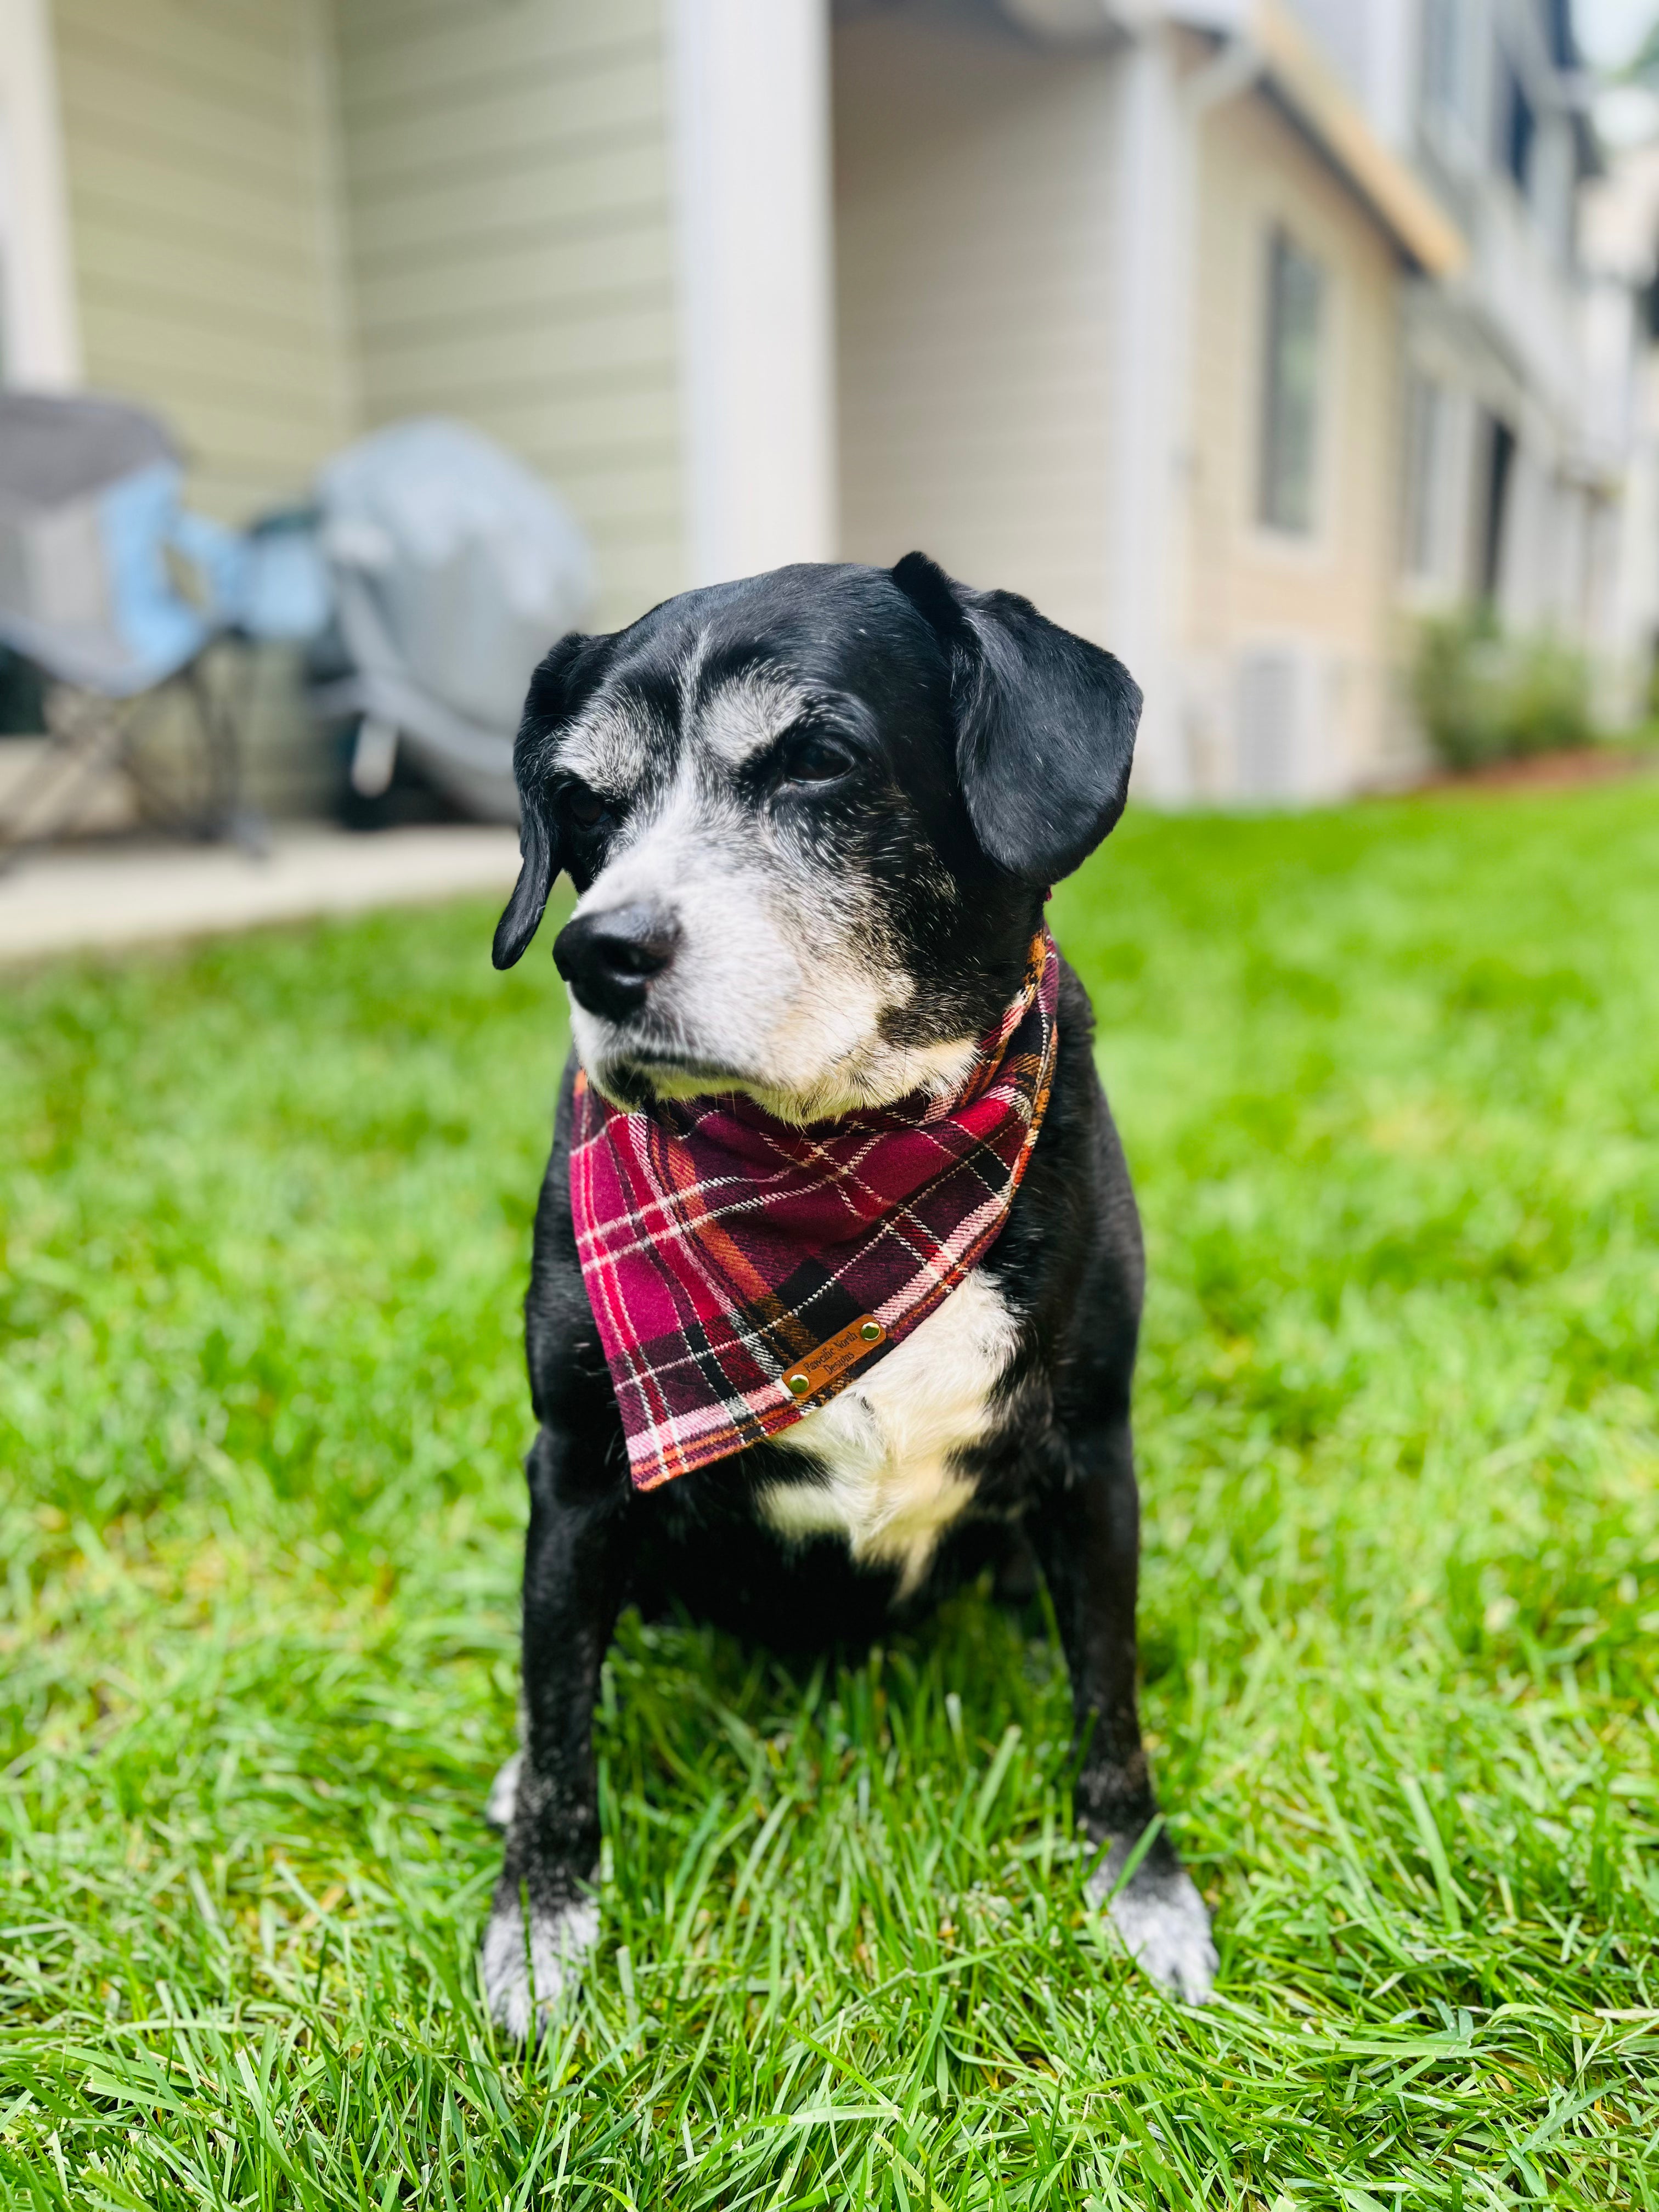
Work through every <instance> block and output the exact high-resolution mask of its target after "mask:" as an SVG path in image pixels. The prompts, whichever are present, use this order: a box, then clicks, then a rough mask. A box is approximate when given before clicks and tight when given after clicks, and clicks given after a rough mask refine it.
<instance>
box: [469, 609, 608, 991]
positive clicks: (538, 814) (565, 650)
mask: <svg viewBox="0 0 1659 2212" xmlns="http://www.w3.org/2000/svg"><path fill="white" fill-rule="evenodd" d="M586 643H587V640H586V638H585V637H584V636H583V635H582V634H581V632H580V630H574V629H573V630H572V631H571V633H570V635H568V637H562V638H561V639H560V640H559V641H558V643H557V644H556V646H555V647H553V650H552V651H551V652H550V653H549V654H548V656H547V658H546V659H544V661H543V662H542V663H541V665H539V667H538V669H537V671H536V672H535V674H534V675H533V676H532V678H531V679H530V691H529V695H528V696H527V697H526V700H525V702H524V714H523V716H522V718H521V719H520V723H519V734H518V736H517V737H516V738H514V739H513V781H514V782H515V783H516V784H517V785H518V787H519V852H520V864H519V880H518V882H517V883H516V884H514V885H513V896H512V897H511V898H510V899H508V901H507V908H506V911H505V912H504V913H503V914H502V915H501V920H500V921H498V922H497V923H496V925H495V944H494V945H492V946H491V947H490V958H491V959H492V960H494V962H495V965H496V966H497V967H498V968H510V967H511V966H512V965H513V962H514V961H515V960H516V959H518V957H520V954H521V953H522V952H523V951H524V949H525V947H526V945H528V944H529V942H530V940H531V939H532V937H533V936H534V935H535V934H536V930H537V927H538V924H539V923H540V921H541V918H542V913H543V909H544V908H545V907H546V904H547V896H548V893H549V892H550V890H552V888H553V879H554V878H555V877H556V875H557V874H558V872H559V839H558V830H557V827H556V823H555V822H554V820H553V814H552V809H551V807H550V805H549V804H548V796H547V789H546V781H545V778H544V775H543V773H542V769H543V761H544V754H545V751H546V746H547V739H548V738H549V736H550V733H551V732H552V729H553V727H554V726H555V725H556V723H558V722H559V721H560V720H562V718H563V716H564V714H565V713H566V712H567V709H568V701H569V690H570V671H571V669H572V667H573V666H574V663H575V659H576V656H577V655H578V653H580V651H581V649H582V647H583V646H585V645H586Z"/></svg>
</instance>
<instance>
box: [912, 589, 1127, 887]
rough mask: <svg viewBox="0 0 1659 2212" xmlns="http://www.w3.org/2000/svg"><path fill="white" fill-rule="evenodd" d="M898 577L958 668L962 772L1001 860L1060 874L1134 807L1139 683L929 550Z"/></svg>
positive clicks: (1042, 876) (1029, 876) (966, 795)
mask: <svg viewBox="0 0 1659 2212" xmlns="http://www.w3.org/2000/svg"><path fill="white" fill-rule="evenodd" d="M893 581H894V582H895V583H896V585H897V586H898V588H899V589H900V591H902V592H903V594H904V596H905V598H906V599H908V600H909V602H910V604H911V605H912V606H914V607H915V610H916V611H917V613H918V614H920V615H921V617H922V618H923V620H924V621H925V622H926V623H927V624H928V626H929V628H930V629H932V630H933V635H935V637H936V638H937V639H938V640H939V646H940V647H941V649H942V651H943V652H944V653H945V659H946V660H947V662H948V663H949V665H950V670H951V706H952V708H953V710H954V713H955V716H956V726H957V775H958V776H959V777H960V779H961V781H962V793H963V799H965V800H966V802H967V806H968V815H969V820H970V821H971V822H972V823H973V825H974V832H975V836H977V837H978V839H979V842H980V843H981V845H982V846H983V847H984V848H985V850H986V852H987V853H988V854H989V855H990V857H991V858H992V860H994V861H995V862H996V863H997V865H998V866H999V867H1001V868H1006V870H1007V871H1008V872H1009V873H1010V874H1011V875H1013V876H1018V877H1019V878H1021V879H1022V880H1023V881H1024V882H1026V883H1030V884H1052V883H1057V882H1058V881H1059V880H1060V877H1062V876H1065V875H1069V874H1070V873H1071V872H1072V870H1073V868H1075V867H1076V866H1078V865H1079V862H1081V861H1082V860H1085V859H1086V858H1087V857H1088V855H1089V854H1091V853H1092V852H1093V850H1094V848H1095V847H1096V846H1097V844H1099V842H1100V841H1101V839H1102V838H1103V836H1105V835H1106V833H1107V831H1108V830H1109V829H1110V828H1111V827H1112V825H1113V823H1115V821H1116V820H1117V817H1118V816H1119V815H1120V814H1121V813H1122V811H1123V802H1124V799H1126V797H1127V793H1128V789H1129V763H1130V762H1131V761H1132V760H1133V757H1134V748H1135V725H1136V724H1137V723H1138V722H1139V720H1140V687H1139V684H1137V683H1136V682H1135V681H1134V679H1133V677H1132V676H1131V675H1130V673H1129V671H1128V670H1127V668H1126V667H1125V666H1124V665H1123V663H1122V662H1121V660H1118V659H1115V657H1114V656H1113V655H1112V654H1111V653H1106V652H1103V650H1102V648H1101V647H1099V646H1097V645H1091V644H1090V643H1089V642H1088V641H1087V639H1086V638H1081V637H1076V636H1074V635H1073V633H1072V632H1071V631H1070V630H1067V629H1060V626H1059V625H1058V623H1051V622H1048V621H1047V620H1046V619H1045V618H1044V617H1042V615H1040V614H1039V613H1038V612H1037V611H1036V608H1035V607H1034V606H1033V605H1031V603H1030V600H1029V599H1021V598H1019V597H1018V594H1017V593H1015V592H970V591H969V589H968V588H967V586H965V585H963V584H958V583H957V582H956V581H955V580H954V579H953V578H951V577H950V576H947V575H946V574H945V571H944V569H943V568H939V566H938V564H937V563H936V562H933V561H930V560H929V559H928V558H927V555H926V554H925V553H907V554H906V555H905V556H904V558H903V559H902V561H901V562H899V563H898V565H897V567H896V568H895V569H894V570H893Z"/></svg>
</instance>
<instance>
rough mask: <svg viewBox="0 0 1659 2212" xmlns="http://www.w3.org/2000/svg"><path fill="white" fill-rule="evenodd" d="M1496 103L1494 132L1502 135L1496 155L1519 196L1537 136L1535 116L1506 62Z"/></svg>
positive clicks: (1526, 183) (1501, 67) (1528, 174)
mask: <svg viewBox="0 0 1659 2212" xmlns="http://www.w3.org/2000/svg"><path fill="white" fill-rule="evenodd" d="M1498 70H1499V79H1498V82H1499V94H1498V129H1499V131H1500V132H1501V133H1502V137H1501V141H1500V143H1499V145H1498V157H1499V159H1500V160H1501V161H1502V162H1503V164H1504V167H1505V168H1506V169H1507V170H1508V171H1509V173H1510V176H1512V177H1513V178H1514V179H1515V181H1516V186H1517V188H1518V189H1519V191H1521V192H1522V193H1523V194H1524V193H1525V192H1526V191H1527V189H1528V186H1529V185H1531V183H1532V149H1533V141H1534V139H1535V138H1536V137H1537V136H1538V115H1537V111H1536V110H1535V109H1534V106H1533V104H1532V102H1531V100H1528V97H1527V92H1526V87H1525V86H1524V85H1523V84H1522V82H1521V80H1520V78H1519V77H1518V76H1516V73H1515V70H1514V69H1513V68H1512V67H1511V65H1510V63H1509V62H1507V61H1501V62H1500V63H1499V64H1498Z"/></svg>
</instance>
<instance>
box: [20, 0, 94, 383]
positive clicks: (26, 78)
mask: <svg viewBox="0 0 1659 2212" xmlns="http://www.w3.org/2000/svg"><path fill="white" fill-rule="evenodd" d="M0 261H3V265H0V284H3V290H0V318H3V326H0V343H3V345H4V349H5V374H6V380H7V382H8V383H9V384H26V385H32V386H34V387H35V388H36V389H37V390H40V389H50V388H55V387H61V386H64V385H73V384H76V383H78V382H79V381H80V376H81V339H80V329H79V319H78V317H77V316H76V299H75V269H74V263H73V260H72V258H71V255H70V227H69V200H68V193H67V191H66V189H65V185H64V149H63V138H62V133H61V131H60V127H59V124H58V73H57V70H56V67H55V66H54V59H53V54H52V22H51V18H50V16H49V15H48V13H47V9H46V0H0Z"/></svg>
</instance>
